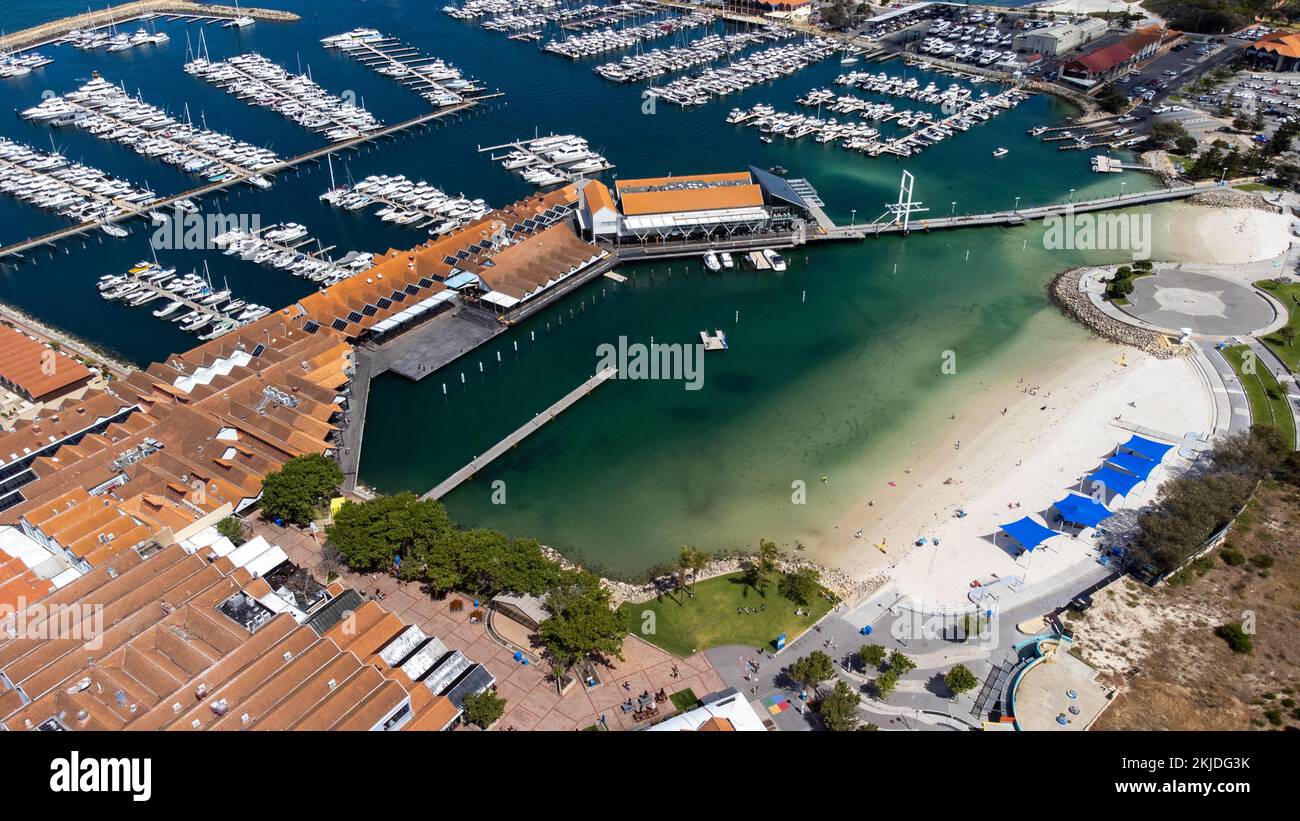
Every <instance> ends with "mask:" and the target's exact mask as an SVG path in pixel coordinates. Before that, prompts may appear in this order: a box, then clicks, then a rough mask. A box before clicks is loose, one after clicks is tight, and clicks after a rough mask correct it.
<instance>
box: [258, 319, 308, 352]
mask: <svg viewBox="0 0 1300 821" xmlns="http://www.w3.org/2000/svg"><path fill="white" fill-rule="evenodd" d="M307 324H309V325H314V324H316V323H314V322H309V323H307ZM265 350H266V346H265V345H263V344H262V343H260V342H259V343H257V344H256V345H254V346H253V358H254V359H256V358H257V357H259V356H261V355H262V352H263V351H265Z"/></svg>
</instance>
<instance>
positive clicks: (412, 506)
mask: <svg viewBox="0 0 1300 821" xmlns="http://www.w3.org/2000/svg"><path fill="white" fill-rule="evenodd" d="M455 534H456V525H455V523H454V522H452V520H451V517H450V516H448V515H447V511H446V510H444V509H443V507H442V505H441V504H439V503H438V502H435V501H433V500H431V499H430V500H423V501H422V500H420V499H419V498H417V497H416V495H415V494H414V493H398V494H396V495H393V496H379V497H376V498H374V499H369V500H367V501H365V502H360V503H357V502H346V503H344V504H343V506H342V507H340V508H339V509H338V511H337V512H336V513H335V514H334V521H333V522H332V523H331V524H330V525H329V526H328V527H327V528H326V529H325V535H326V537H327V538H328V539H329V541H330V543H331V544H333V545H334V546H335V547H336V548H338V551H339V553H340V554H342V556H343V558H344V560H345V561H347V563H348V566H349V567H351V568H352V569H353V570H374V569H377V568H386V567H388V566H389V565H391V564H392V562H393V559H394V557H396V556H401V557H402V568H401V569H402V574H403V576H405V577H406V578H417V577H418V576H419V571H420V570H421V569H422V565H423V563H424V561H425V560H426V559H427V557H428V556H429V555H430V553H431V552H432V551H433V550H434V549H435V545H439V544H445V543H448V542H450V541H451V540H452V538H453V537H454V535H455ZM408 563H409V564H410V567H408ZM444 589H445V588H444Z"/></svg>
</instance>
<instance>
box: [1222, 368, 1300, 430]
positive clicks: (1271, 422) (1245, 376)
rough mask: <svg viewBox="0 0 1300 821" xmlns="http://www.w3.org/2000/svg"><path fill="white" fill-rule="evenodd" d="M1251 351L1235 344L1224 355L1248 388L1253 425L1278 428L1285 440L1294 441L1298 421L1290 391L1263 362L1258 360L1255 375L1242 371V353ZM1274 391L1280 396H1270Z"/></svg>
mask: <svg viewBox="0 0 1300 821" xmlns="http://www.w3.org/2000/svg"><path fill="white" fill-rule="evenodd" d="M1248 350H1249V348H1248V347H1247V346H1245V345H1234V346H1233V347H1231V348H1224V349H1223V355H1224V357H1225V358H1226V359H1227V360H1228V362H1229V363H1231V365H1232V369H1233V370H1234V371H1236V372H1237V378H1238V379H1240V380H1241V387H1242V388H1243V389H1244V390H1245V391H1246V398H1247V399H1248V400H1249V401H1250V421H1251V424H1252V425H1264V426H1268V427H1275V428H1277V429H1278V431H1279V432H1280V433H1281V434H1282V436H1283V438H1284V440H1285V441H1287V442H1291V441H1294V438H1295V420H1294V419H1292V417H1291V409H1290V408H1289V407H1288V406H1287V401H1286V393H1285V391H1283V390H1282V388H1281V386H1279V385H1278V384H1277V380H1276V379H1274V378H1273V374H1272V373H1271V372H1270V371H1269V369H1268V367H1267V366H1266V365H1265V364H1264V363H1263V362H1256V363H1255V368H1254V370H1255V372H1254V373H1253V374H1249V373H1244V372H1243V371H1242V355H1243V354H1244V353H1245V352H1246V351H1248ZM1270 390H1272V391H1274V392H1275V393H1276V394H1277V396H1278V398H1273V397H1270V396H1269V391H1270Z"/></svg>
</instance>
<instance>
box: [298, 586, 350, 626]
mask: <svg viewBox="0 0 1300 821" xmlns="http://www.w3.org/2000/svg"><path fill="white" fill-rule="evenodd" d="M363 602H364V599H362V598H361V594H360V593H358V592H357V591H355V590H353V589H352V588H350V587H349V588H348V589H347V590H344V591H343V592H342V593H340V594H339V595H337V596H335V597H334V598H333V599H331V600H330V601H329V602H328V603H327V604H326V605H325V606H324V607H322V608H321V609H319V610H317V611H316V612H315V613H312V614H311V617H310V618H308V619H307V621H306V622H305V623H306V624H307V625H309V626H310V627H311V629H313V630H315V631H316V634H317V635H320V636H323V635H325V631H327V630H329V629H330V628H331V627H333V626H334V625H336V624H338V623H339V622H341V621H343V618H344V617H345V616H346V615H347V614H348V613H351V612H353V611H354V610H356V609H357V608H358V607H360V606H361V605H362V603H363Z"/></svg>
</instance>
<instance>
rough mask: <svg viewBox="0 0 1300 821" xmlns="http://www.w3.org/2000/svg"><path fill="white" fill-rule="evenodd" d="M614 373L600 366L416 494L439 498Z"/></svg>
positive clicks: (614, 373) (425, 497) (615, 372)
mask: <svg viewBox="0 0 1300 821" xmlns="http://www.w3.org/2000/svg"><path fill="white" fill-rule="evenodd" d="M617 374H618V369H617V368H605V369H603V370H601V371H600V373H598V374H596V375H595V376H593V377H591V378H590V379H588V380H587V381H586V382H583V383H582V384H581V385H579V386H578V387H576V388H574V389H573V390H571V391H569V392H568V393H567V394H565V395H564V397H563V398H562V399H560V401H558V402H556V403H555V404H554V405H551V406H550V407H549V408H547V409H546V410H544V411H542V412H541V413H539V414H537V415H536V416H534V417H533V418H532V419H531V420H530V421H528V422H527V423H525V424H524V425H523V427H521V428H519V429H518V430H516V431H515V432H514V433H511V434H510V435H509V436H507V437H506V438H504V439H502V440H501V441H500V442H497V443H496V444H495V445H493V446H492V447H491V448H489V449H488V452H487V453H485V454H483V455H482V456H475V457H474V458H473V459H471V460H470V463H469V464H468V465H466V466H465V467H463V468H461V469H460V470H458V471H456V472H455V473H453V474H452V475H450V476H448V477H447V478H446V479H444V480H443V481H442V482H441V483H440V484H439V485H438V486H437V487H435V488H434V489H433V490H431V491H429V492H428V493H426V494H424V495H423V496H421V497H420V498H421V499H441V498H442V497H443V496H446V495H447V494H448V493H450V492H451V491H452V490H454V489H455V488H456V487H458V486H459V485H460V484H461V483H462V482H464V481H465V480H467V479H470V478H472V477H473V476H474V474H475V473H477V472H478V471H480V470H482V469H483V468H485V467H487V465H488V464H490V463H491V462H492V461H493V460H495V459H496V458H497V457H499V456H500V455H501V454H503V453H505V452H506V451H508V450H510V449H511V448H512V447H514V446H515V445H517V444H519V443H520V442H522V441H523V440H524V439H526V438H528V436H529V435H530V434H532V433H533V432H534V431H536V430H538V429H539V428H541V427H542V425H545V424H546V423H547V422H549V421H551V420H552V419H554V418H555V417H556V416H558V415H559V414H560V413H562V412H564V411H565V410H568V409H569V408H570V407H572V406H573V404H574V403H576V402H577V401H578V400H579V399H581V398H582V397H584V396H586V395H587V394H589V393H591V392H592V391H593V390H595V389H596V388H597V387H599V386H600V385H602V384H604V383H605V382H606V381H607V380H609V379H612V378H614V376H616V375H617Z"/></svg>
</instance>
